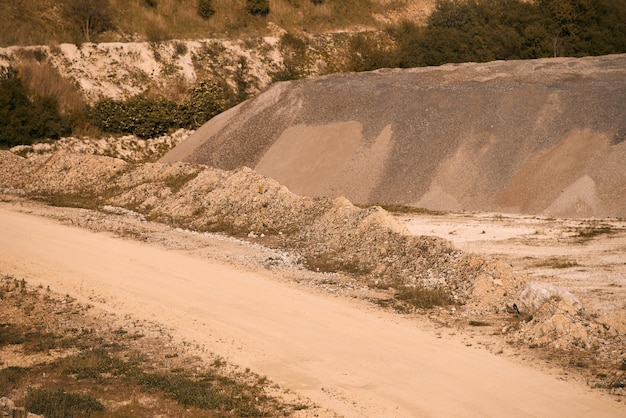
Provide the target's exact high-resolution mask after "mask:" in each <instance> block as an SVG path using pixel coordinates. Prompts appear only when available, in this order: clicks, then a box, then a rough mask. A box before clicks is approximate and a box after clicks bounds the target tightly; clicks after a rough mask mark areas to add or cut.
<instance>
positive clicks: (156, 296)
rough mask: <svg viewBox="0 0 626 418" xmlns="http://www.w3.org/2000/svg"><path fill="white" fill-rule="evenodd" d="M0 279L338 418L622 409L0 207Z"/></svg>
mask: <svg viewBox="0 0 626 418" xmlns="http://www.w3.org/2000/svg"><path fill="white" fill-rule="evenodd" d="M0 251H1V252H2V258H1V260H0V273H4V274H11V275H14V276H16V277H25V278H27V279H28V280H29V281H31V282H33V283H41V284H42V285H43V286H50V287H51V288H52V289H53V290H55V291H57V292H62V293H67V294H69V295H71V296H72V297H75V298H77V299H78V300H79V301H82V302H86V303H91V304H93V305H96V306H97V307H98V308H102V309H105V310H107V311H110V312H116V313H118V314H121V315H128V316H130V317H133V318H137V319H139V320H150V321H156V322H158V323H161V324H162V325H163V326H164V327H165V328H166V329H170V330H172V335H173V336H174V337H175V338H180V339H184V340H186V341H189V342H190V343H191V344H194V345H196V346H198V347H203V348H206V349H207V350H209V351H211V352H214V353H217V354H219V355H222V356H223V357H225V358H226V359H227V360H229V361H231V362H233V363H235V364H237V365H240V366H242V367H249V368H250V369H252V370H253V371H255V372H257V373H260V374H263V375H266V376H267V377H268V378H270V379H272V380H273V381H275V382H276V383H278V384H280V385H282V386H284V387H286V388H290V389H293V390H295V391H297V392H299V393H301V394H303V395H305V396H307V397H309V398H311V399H312V400H313V401H315V402H317V403H319V404H320V405H322V406H324V407H327V408H329V409H330V410H332V411H335V412H336V413H338V414H339V415H342V416H346V417H422V416H423V417H427V416H446V417H453V416H463V417H502V416H507V417H532V416H534V417H547V416H554V417H556V416H568V417H588V416H594V417H617V416H624V415H625V414H626V408H625V407H624V405H622V404H620V403H617V402H615V401H614V400H612V399H610V398H609V397H607V396H604V395H602V394H600V393H597V392H591V391H590V390H589V389H588V388H586V387H584V386H583V385H579V384H577V383H573V382H564V381H561V380H558V379H557V378H556V377H554V376H550V375H546V374H543V373H542V372H540V371H538V370H535V369H532V368H529V367H526V366H523V365H520V364H519V363H516V362H514V361H512V360H510V359H507V358H504V357H502V356H496V355H493V354H490V353H488V352H487V351H485V350H478V349H475V348H473V347H467V346H465V345H464V344H463V343H462V342H460V341H459V340H456V339H454V338H448V337H444V338H438V337H437V336H435V335H433V334H430V333H428V332H425V331H422V330H420V329H418V327H416V326H415V324H413V323H411V322H410V321H409V320H407V319H404V318H400V317H397V316H394V315H391V314H385V313H382V312H380V311H378V310H375V309H373V308H371V309H370V308H367V307H365V306H364V305H362V304H359V303H356V302H350V301H347V300H345V299H341V298H333V297H331V296H325V295H321V294H316V293H309V292H306V291H304V290H303V289H301V288H298V287H295V286H291V285H289V284H286V283H284V282H282V281H279V280H275V279H273V278H272V277H271V276H270V272H267V271H262V270H259V271H258V272H250V271H245V270H243V269H237V268H235V267H232V266H228V265H223V264H219V263H216V262H215V261H211V260H208V259H206V258H201V257H199V256H197V255H192V254H189V253H185V252H182V251H173V250H165V249H163V248H160V247H157V246H155V245H150V244H146V243H140V242H135V241H130V240H124V239H120V238H114V237H112V236H110V235H107V234H97V233H93V232H89V231H86V230H82V229H78V228H73V227H69V226H65V225H61V224H59V223H58V222H56V221H53V220H50V219H46V218H41V217H38V216H33V215H28V214H24V213H18V212H16V211H14V210H11V209H10V208H8V207H5V206H3V207H1V208H0Z"/></svg>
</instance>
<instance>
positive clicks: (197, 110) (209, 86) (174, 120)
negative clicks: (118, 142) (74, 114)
mask: <svg viewBox="0 0 626 418" xmlns="http://www.w3.org/2000/svg"><path fill="white" fill-rule="evenodd" d="M229 97H232V92H230V91H229V89H228V88H227V87H226V86H225V85H223V84H219V83H217V82H213V81H202V82H199V83H198V84H197V85H196V86H195V87H194V88H193V89H192V90H191V92H190V97H189V99H187V100H185V101H184V102H183V103H176V102H174V101H172V100H169V99H167V98H166V97H164V96H161V95H150V94H148V93H143V94H139V95H136V96H133V97H130V98H128V99H126V100H114V99H101V100H99V101H98V102H97V103H95V104H94V106H93V107H92V108H91V109H90V110H89V112H88V113H89V120H90V121H91V122H92V123H93V124H94V125H95V126H97V127H98V128H99V129H101V130H102V131H103V132H108V133H113V134H133V135H137V136H138V137H140V138H154V137H156V136H160V135H163V134H165V133H167V132H168V131H170V130H172V129H178V128H187V129H196V128H198V127H200V126H201V125H202V124H204V123H205V122H206V121H208V120H209V119H211V118H212V117H213V116H215V115H217V114H218V113H221V112H223V111H224V110H226V109H227V107H228V106H229V105H230V104H231V102H230V100H228V98H229Z"/></svg>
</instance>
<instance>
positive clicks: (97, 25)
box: [65, 0, 113, 42]
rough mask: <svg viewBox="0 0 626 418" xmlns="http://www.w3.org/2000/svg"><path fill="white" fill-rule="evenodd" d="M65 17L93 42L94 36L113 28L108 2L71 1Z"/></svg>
mask: <svg viewBox="0 0 626 418" xmlns="http://www.w3.org/2000/svg"><path fill="white" fill-rule="evenodd" d="M65 15H66V17H67V19H68V20H69V21H70V22H72V23H74V24H75V25H76V26H77V27H78V28H79V29H80V31H81V32H82V34H83V36H84V37H85V40H86V41H87V42H91V38H92V36H93V35H94V34H97V33H100V32H104V31H105V30H107V29H110V28H112V26H113V23H112V19H111V12H110V10H109V3H108V0H69V1H68V2H67V3H66V4H65Z"/></svg>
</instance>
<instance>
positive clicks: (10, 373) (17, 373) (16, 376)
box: [0, 366, 28, 396]
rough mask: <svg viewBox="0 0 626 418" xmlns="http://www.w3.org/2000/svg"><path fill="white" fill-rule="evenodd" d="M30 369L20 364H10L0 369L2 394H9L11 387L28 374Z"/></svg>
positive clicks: (0, 390) (0, 394)
mask: <svg viewBox="0 0 626 418" xmlns="http://www.w3.org/2000/svg"><path fill="white" fill-rule="evenodd" d="M27 373H28V369H26V368H24V367H18V366H9V367H5V368H4V369H0V396H9V395H10V392H11V389H12V388H13V387H15V385H16V384H17V383H19V381H20V380H21V379H22V378H23V377H24V376H26V374H27Z"/></svg>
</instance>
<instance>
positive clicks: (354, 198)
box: [0, 55, 626, 417]
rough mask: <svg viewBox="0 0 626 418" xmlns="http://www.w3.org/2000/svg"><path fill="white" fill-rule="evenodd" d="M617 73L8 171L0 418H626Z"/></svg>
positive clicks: (167, 141) (247, 111) (554, 76)
mask: <svg viewBox="0 0 626 418" xmlns="http://www.w3.org/2000/svg"><path fill="white" fill-rule="evenodd" d="M624 60H626V57H625V56H623V55H618V56H610V57H596V58H588V59H581V60H573V59H558V60H539V61H531V62H518V63H515V62H507V63H488V64H478V65H459V66H454V65H453V66H444V67H440V68H433V69H418V70H407V71H379V72H374V73H367V74H354V75H339V76H329V77H323V78H318V79H311V80H305V81H298V82H293V83H285V84H278V85H276V86H274V87H272V88H270V89H269V90H268V91H267V92H265V93H264V94H261V95H259V96H258V97H257V98H255V99H252V100H250V101H248V102H245V103H243V104H241V105H240V106H238V107H236V108H233V109H231V110H230V111H228V112H226V113H224V114H222V115H219V116H218V117H216V118H214V119H213V120H212V121H210V122H209V123H208V124H207V125H205V126H204V127H203V128H201V129H199V130H198V131H196V132H195V133H191V132H184V131H181V132H177V133H175V134H173V135H171V136H165V137H162V138H156V139H154V140H148V141H143V140H138V139H137V138H134V137H123V138H106V139H98V140H96V139H88V138H83V139H76V138H66V139H63V140H61V141H58V142H55V143H51V144H37V145H34V146H22V147H16V148H14V149H12V150H10V151H0V250H1V251H2V254H3V257H2V261H0V278H2V282H1V283H0V284H1V286H0V306H1V307H2V309H1V310H0V337H1V338H0V362H1V364H0V389H2V392H3V393H2V395H0V396H5V398H2V400H0V411H1V412H0V413H5V414H8V415H9V416H11V414H18V415H19V414H22V413H23V412H24V413H25V411H26V410H27V409H30V408H31V407H30V405H33V404H36V402H35V401H34V400H33V399H32V398H33V396H34V395H33V393H41V389H42V388H43V389H45V388H49V387H55V385H57V386H58V385H61V384H63V385H69V386H67V387H68V389H67V390H74V392H76V393H81V394H83V395H84V396H87V395H89V396H91V398H88V399H89V401H90V402H91V405H94V404H95V405H96V406H94V408H97V407H102V408H105V409H106V411H107V413H109V414H113V416H115V414H118V415H121V416H128V415H133V416H146V417H147V416H161V415H159V414H162V415H165V416H262V415H265V416H280V415H286V416H294V417H309V416H310V417H314V416H318V417H332V416H346V417H364V416H365V417H380V416H385V417H387V416H388V417H407V416H476V417H484V416H494V417H495V416H498V417H499V416H503V415H506V416H520V417H521V416H537V417H543V416H581V417H582V416H584V417H587V416H594V417H596V416H607V417H614V416H615V417H617V416H624V415H625V414H626V409H625V408H626V404H625V402H624V396H626V392H625V387H626V304H625V302H624V301H625V300H626V299H625V296H626V287H625V286H626V258H625V256H624V254H626V221H624V216H626V213H624V212H623V211H624V208H626V200H625V199H626V188H625V187H626V178H625V177H624V170H623V164H622V163H623V161H624V160H625V158H626V156H625V153H626V148H625V147H626V141H624V132H626V131H625V130H624V129H626V125H625V123H626V120H624V118H623V115H622V114H621V113H619V109H623V108H625V107H626V103H625V102H624V100H626V90H624V89H626V83H625V81H626V77H625V72H624V71H625V70H624V68H626V66H624V65H623V64H624ZM417 76H419V77H418V79H419V80H421V81H420V83H421V84H420V83H417V84H415V86H417V87H416V88H418V90H420V95H419V97H420V100H416V99H415V97H413V98H412V99H409V98H407V97H396V98H395V99H393V100H392V101H391V102H390V101H389V100H390V97H389V96H388V95H386V94H385V91H387V90H386V89H387V88H388V87H389V86H392V87H393V88H392V89H391V90H393V91H395V92H403V91H404V90H406V89H403V87H402V86H406V85H407V80H413V81H415V80H416V79H415V78H414V77H417ZM351 77H352V78H351ZM387 85H389V86H387ZM320 86H331V87H332V86H334V87H333V88H340V89H343V90H342V91H344V93H345V94H343V95H342V94H339V93H336V94H330V93H329V92H332V91H334V90H332V89H331V90H324V91H322V90H320ZM385 86H387V87H385ZM307 89H309V90H310V91H309V90H307ZM355 89H356V90H355ZM359 89H361V90H359ZM307 91H308V93H306V94H304V93H303V92H307ZM363 92H365V93H367V94H365V93H363ZM451 92H452V93H454V94H452V93H451ZM362 93H363V94H362ZM329 94H330V96H329ZM455 94H458V95H460V96H458V95H457V96H455ZM316 95H317V96H316ZM331 96H332V97H333V100H334V101H333V100H329V97H331ZM454 97H456V99H455V98H454ZM459 98H460V99H459ZM373 99H376V100H373ZM316 100H317V101H316ZM346 100H347V101H346ZM350 100H354V102H352V101H350ZM350 103H353V104H354V106H353V105H351V104H350ZM389 103H391V104H393V105H390V104H389ZM468 103H470V104H472V105H471V106H470V105H468ZM366 105H374V106H371V107H368V106H366ZM405 105H407V106H408V108H407V106H405ZM520 106H521V107H520ZM307 109H308V111H306V110H307ZM341 109H343V110H342V112H344V113H341V112H339V110H341ZM368 109H369V110H368ZM407 109H408V111H411V112H413V111H415V112H417V110H419V112H417V113H415V112H413V113H412V115H413V116H410V115H407V114H406V113H402V112H405V111H407ZM490 110H491V111H490ZM431 111H433V112H434V113H436V115H435V116H434V117H433V118H432V119H429V117H426V116H425V113H424V112H431ZM299 112H300V113H299ZM394 112H395V113H398V114H397V115H396V116H394V117H395V118H396V119H395V122H394V121H390V120H389V119H386V118H387V117H389V116H390V115H391V116H393V115H394V114H395V113H394ZM420 112H421V113H420ZM459 112H460V113H459ZM415 114H419V115H420V116H418V117H415ZM381 115H382V116H383V117H381ZM275 116H278V117H279V119H280V122H281V124H278V122H277V121H276V120H275V119H272V118H273V117H275ZM357 116H358V118H357ZM491 116H494V117H496V119H497V120H498V122H497V123H494V124H493V125H492V124H491V119H490V118H491ZM514 116H515V117H514ZM260 122H262V123H260ZM413 122H415V123H422V125H423V126H422V125H420V126H421V128H419V129H421V130H419V132H421V133H422V134H424V135H425V136H424V137H423V138H422V139H423V141H421V140H418V141H416V140H415V138H412V139H411V136H410V135H408V133H410V132H411V131H412V130H411V129H412V128H411V127H410V126H408V125H406V124H407V123H408V124H410V123H413ZM424 123H425V124H426V125H428V126H426V125H424ZM446 132H447V134H446V135H443V133H446ZM244 133H245V134H246V135H247V134H249V133H252V134H253V135H254V137H252V138H251V137H248V136H245V135H244ZM218 134H219V135H218ZM418 139H419V138H418ZM176 145H178V146H176ZM174 147H175V148H174ZM172 148H173V150H172ZM170 150H171V151H170ZM168 151H169V153H168ZM165 153H167V155H165V157H163V156H164V154H165ZM207 158H209V159H210V160H206V159H207ZM181 160H183V161H181ZM155 161H156V162H155ZM346 161H347V163H345V162H346ZM281 164H282V165H281ZM346 164H347V165H346ZM246 165H248V166H250V167H253V168H254V169H252V168H248V167H246ZM279 167H280V168H281V170H280V171H272V170H275V169H277V168H279ZM266 170H270V171H272V173H268V172H267V171H266ZM264 171H265V173H264ZM299 172H304V173H305V174H306V175H298V173H299ZM281 173H282V174H281ZM268 174H272V175H268ZM274 174H275V176H274ZM281 175H283V176H286V177H284V178H282V179H280V177H281ZM273 177H278V178H279V180H280V181H276V179H274V178H273ZM337 181H339V182H340V183H337ZM286 185H287V186H289V187H287V186H286ZM294 191H295V192H298V191H299V193H294ZM345 196H348V197H349V199H348V198H346V197H345ZM352 202H355V203H359V206H355V205H354V204H353V203H352ZM373 202H374V203H385V204H386V205H385V209H384V208H383V207H380V206H371V203H373ZM406 204H408V205H406ZM417 206H419V207H421V209H417ZM423 208H427V209H423ZM435 209H436V210H439V211H434V210H435ZM470 210H471V211H470ZM50 313H52V314H50ZM39 340H41V341H39ZM103 359H104V360H103ZM103 361H104V363H103ZM79 366H80V367H79ZM207 373H210V377H207ZM231 378H232V379H234V380H233V381H235V382H241V383H242V384H243V388H242V387H240V386H235V387H238V388H239V389H234V386H228V385H226V386H219V385H222V384H225V383H224V382H231V380H229V379H231ZM61 382H63V383H61ZM207 382H210V384H208V383H207ZM217 382H220V383H219V385H218V386H215V387H217V389H215V390H214V391H215V392H219V393H221V394H222V395H224V396H222V397H220V401H219V402H217V403H215V402H213V401H211V402H208V401H206V400H204V398H202V397H201V396H199V392H198V390H197V388H198V386H199V385H201V384H202V385H207V384H208V387H209V388H210V387H214V385H216V384H217ZM166 383H167V384H166ZM173 383H175V385H174V386H176V387H171V384H173ZM81 385H82V386H81ZM168 385H170V386H168ZM7 388H10V389H7ZM33 388H34V390H39V391H40V392H33ZM181 388H187V390H186V391H184V390H183V391H182V393H181V392H180V390H181ZM44 394H48V392H44ZM48 395H49V394H48ZM57 395H58V394H57ZM192 395H193V396H192ZM55 396H56V395H55ZM97 400H101V402H102V405H101V406H97ZM234 401H236V402H234ZM233 402H234V403H233ZM209 403H210V406H211V408H214V409H208V410H207V409H203V408H205V407H207V405H208V404H209ZM218 404H219V405H218ZM20 408H21V409H20ZM131 410H132V411H133V412H132V413H131V412H129V411H131ZM39 411H40V410H39ZM33 412H35V411H33ZM38 413H39V414H43V413H42V412H38ZM125 414H126V415H125ZM94 416H98V415H94ZM103 416H111V415H107V414H106V413H105V414H104V415H103Z"/></svg>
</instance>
